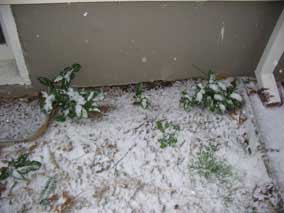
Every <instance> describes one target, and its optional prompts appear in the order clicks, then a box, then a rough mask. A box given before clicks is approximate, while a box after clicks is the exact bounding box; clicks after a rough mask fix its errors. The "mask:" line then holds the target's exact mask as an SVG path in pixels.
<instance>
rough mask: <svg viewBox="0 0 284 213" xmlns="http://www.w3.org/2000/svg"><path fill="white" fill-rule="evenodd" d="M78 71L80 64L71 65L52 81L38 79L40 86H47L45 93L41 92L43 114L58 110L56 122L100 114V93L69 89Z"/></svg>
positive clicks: (42, 78)
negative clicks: (93, 112) (98, 102)
mask: <svg viewBox="0 0 284 213" xmlns="http://www.w3.org/2000/svg"><path fill="white" fill-rule="evenodd" d="M80 69H81V65H80V64H73V65H72V66H70V67H66V68H65V69H64V70H63V71H61V72H60V73H59V75H58V76H56V77H55V78H54V79H48V78H45V77H40V78H38V80H39V81H40V83H41V84H43V85H44V86H47V91H46V92H45V91H42V92H41V98H40V103H41V108H42V110H43V111H44V112H45V113H50V112H51V111H52V110H53V109H54V108H58V110H59V111H58V115H57V117H56V120H57V121H65V120H66V118H67V117H69V118H71V119H72V118H75V117H77V118H82V117H83V118H87V117H88V113H89V112H92V111H95V112H100V110H99V108H98V105H97V101H99V100H101V99H102V98H103V95H102V93H101V92H99V91H86V90H84V89H81V90H79V89H78V90H76V89H74V88H72V87H71V82H72V80H73V79H74V78H75V74H76V73H78V72H79V70H80Z"/></svg>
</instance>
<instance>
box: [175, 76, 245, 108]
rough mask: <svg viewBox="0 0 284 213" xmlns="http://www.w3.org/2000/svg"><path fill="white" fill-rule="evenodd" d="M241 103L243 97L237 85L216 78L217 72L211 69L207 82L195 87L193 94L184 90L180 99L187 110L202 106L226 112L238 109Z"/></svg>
mask: <svg viewBox="0 0 284 213" xmlns="http://www.w3.org/2000/svg"><path fill="white" fill-rule="evenodd" d="M241 105H242V97H241V96H240V95H239V94H238V92H237V90H236V85H235V84H231V83H228V82H225V81H220V80H216V76H215V74H214V73H213V72H211V71H209V73H208V80H207V82H206V83H205V84H202V83H199V84H197V85H196V86H195V87H194V94H193V96H189V95H188V94H187V92H185V91H183V92H182V94H181V99H180V106H181V107H182V108H183V109H185V110H191V109H192V108H193V107H195V106H201V107H202V108H207V109H208V110H210V111H212V112H219V113H224V112H226V111H232V110H235V109H238V108H240V107H241Z"/></svg>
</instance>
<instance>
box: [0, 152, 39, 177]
mask: <svg viewBox="0 0 284 213" xmlns="http://www.w3.org/2000/svg"><path fill="white" fill-rule="evenodd" d="M4 162H5V163H8V167H2V168H1V169H0V180H5V179H7V178H8V177H9V176H12V177H14V178H17V179H24V178H25V177H24V175H26V174H28V173H29V172H31V171H35V170H38V169H39V168H40V167H41V163H40V162H38V161H34V160H33V161H31V160H29V159H28V155H27V154H21V155H20V156H19V157H18V158H17V159H16V160H14V159H12V160H10V161H4Z"/></svg>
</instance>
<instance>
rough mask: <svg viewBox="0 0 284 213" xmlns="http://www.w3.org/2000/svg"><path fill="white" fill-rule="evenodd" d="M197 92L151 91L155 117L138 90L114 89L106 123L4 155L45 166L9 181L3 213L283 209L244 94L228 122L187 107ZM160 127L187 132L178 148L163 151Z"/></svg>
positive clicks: (94, 120)
mask: <svg viewBox="0 0 284 213" xmlns="http://www.w3.org/2000/svg"><path fill="white" fill-rule="evenodd" d="M194 84H195V82H194V81H182V82H176V83H174V84H173V85H172V86H169V87H159V88H153V89H150V90H146V91H145V92H144V95H145V96H146V97H147V98H148V99H149V102H150V106H149V108H147V109H143V108H142V107H139V106H137V105H133V96H134V92H133V91H126V90H122V89H120V88H111V89H108V90H107V91H106V92H105V99H104V100H103V101H102V102H101V103H100V104H101V105H102V106H107V109H108V110H106V111H107V112H105V113H103V114H102V115H98V116H95V117H91V118H88V119H81V120H75V121H70V120H67V121H66V122H64V123H58V122H54V123H52V125H51V126H50V127H49V129H48V131H47V133H46V134H45V135H44V136H43V137H42V138H40V139H38V140H37V141H35V142H32V143H25V144H17V145H14V146H10V147H7V148H2V150H1V160H11V159H12V158H16V157H17V156H19V154H20V153H22V152H25V153H29V158H30V159H32V160H37V161H39V162H41V164H42V166H41V168H40V169H39V170H37V171H34V172H31V173H29V174H28V175H27V176H26V177H25V179H19V178H16V177H9V178H7V179H6V180H4V181H2V182H1V183H2V184H1V189H0V191H1V200H0V212H21V211H22V212H23V211H28V212H54V211H57V212H64V211H70V212H84V213H85V212H218V213H219V212H271V211H274V210H276V209H277V208H278V207H279V206H278V205H279V197H278V194H277V192H276V190H275V187H274V186H273V184H272V180H271V179H270V177H269V175H268V174H267V171H266V168H265V165H264V163H263V160H262V153H261V152H260V151H259V150H260V149H259V145H260V144H259V139H258V135H257V134H256V129H255V125H254V121H253V113H252V109H251V106H250V105H249V102H248V101H247V100H248V98H247V96H246V93H245V92H244V88H243V87H242V86H239V90H240V93H241V94H242V96H243V98H244V100H245V104H244V106H243V107H242V109H241V110H240V111H238V112H236V113H234V114H224V115H223V114H219V113H212V112H209V111H207V110H202V109H199V108H193V109H192V110H190V111H185V110H184V109H182V108H181V107H180V105H179V100H180V98H181V92H182V91H184V90H187V91H188V90H189V91H190V90H191V88H192V86H193V85H194ZM11 110H13V107H12V106H11ZM157 121H161V122H164V123H165V122H168V123H169V124H170V125H173V126H176V127H178V128H174V130H172V131H173V133H174V136H175V137H176V139H177V141H176V143H174V144H172V146H166V147H164V148H161V143H160V141H161V140H160V139H161V138H163V137H164V135H163V134H164V133H163V132H162V131H161V130H160V129H159V128H158V127H157ZM1 134H2V133H1ZM2 166H6V164H5V162H4V163H1V165H0V167H2Z"/></svg>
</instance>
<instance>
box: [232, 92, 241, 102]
mask: <svg viewBox="0 0 284 213" xmlns="http://www.w3.org/2000/svg"><path fill="white" fill-rule="evenodd" d="M230 97H231V98H233V99H235V100H237V101H239V102H242V97H241V96H240V95H239V94H237V93H232V94H231V95H230Z"/></svg>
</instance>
